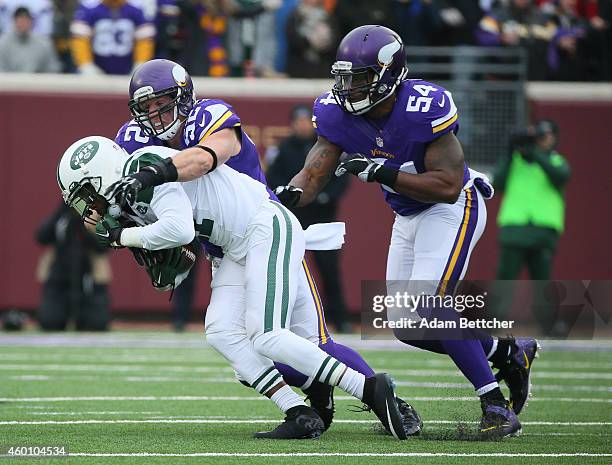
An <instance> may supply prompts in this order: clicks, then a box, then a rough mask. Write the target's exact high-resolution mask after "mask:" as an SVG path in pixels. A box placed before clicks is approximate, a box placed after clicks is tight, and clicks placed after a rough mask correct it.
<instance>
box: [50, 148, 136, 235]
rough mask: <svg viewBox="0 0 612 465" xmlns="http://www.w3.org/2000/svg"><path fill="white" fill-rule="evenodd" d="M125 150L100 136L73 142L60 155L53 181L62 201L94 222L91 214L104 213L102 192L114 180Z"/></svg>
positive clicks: (119, 174) (104, 199) (126, 156)
mask: <svg viewBox="0 0 612 465" xmlns="http://www.w3.org/2000/svg"><path fill="white" fill-rule="evenodd" d="M128 157H129V155H128V153H127V152H126V151H125V150H124V149H123V148H121V147H119V146H118V145H117V144H115V142H113V141H112V140H110V139H107V138H106V137H102V136H89V137H85V138H83V139H80V140H78V141H76V142H75V143H74V144H72V145H71V146H70V147H68V149H67V150H66V151H65V152H64V154H63V155H62V158H61V159H60V161H59V163H58V165H57V183H58V184H59V187H60V189H61V190H62V197H63V198H64V202H66V204H67V205H68V206H69V207H72V208H74V210H75V211H76V212H77V213H78V214H79V215H80V216H81V218H83V221H85V222H86V223H90V224H95V223H96V219H93V218H92V214H93V213H94V211H96V212H97V213H98V214H99V215H100V216H102V215H104V214H105V213H106V212H107V210H108V207H109V203H108V200H107V199H106V198H104V191H106V189H107V188H108V187H109V186H110V185H111V184H112V183H114V182H115V181H117V180H118V179H119V178H120V177H121V175H122V170H123V165H124V164H125V162H126V160H127V159H128Z"/></svg>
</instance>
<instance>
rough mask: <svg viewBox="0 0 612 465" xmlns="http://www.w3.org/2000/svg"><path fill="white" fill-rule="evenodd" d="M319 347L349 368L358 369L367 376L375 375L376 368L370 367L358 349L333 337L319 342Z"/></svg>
mask: <svg viewBox="0 0 612 465" xmlns="http://www.w3.org/2000/svg"><path fill="white" fill-rule="evenodd" d="M319 347H320V348H321V350H324V351H325V352H327V353H328V354H329V355H331V356H332V357H334V358H336V359H337V360H340V361H341V362H342V363H344V364H345V365H346V366H348V367H349V368H352V369H353V370H355V371H358V372H359V373H361V374H362V375H364V376H365V377H366V378H369V377H370V376H374V374H375V373H374V370H372V368H370V365H368V362H366V361H365V360H364V359H363V357H362V356H361V355H359V353H358V352H357V351H356V350H353V349H351V348H350V347H347V346H345V345H342V344H338V343H337V342H334V341H332V340H331V339H328V340H327V342H326V343H325V344H319Z"/></svg>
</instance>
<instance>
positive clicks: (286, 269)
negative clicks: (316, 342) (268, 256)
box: [272, 202, 293, 328]
mask: <svg viewBox="0 0 612 465" xmlns="http://www.w3.org/2000/svg"><path fill="white" fill-rule="evenodd" d="M272 205H274V206H275V207H276V208H278V209H279V210H280V211H281V213H282V214H283V217H284V218H285V224H286V225H287V242H286V244H285V253H284V255H283V298H282V310H281V328H284V327H285V323H286V321H287V312H288V311H289V260H290V258H291V243H292V241H293V237H292V236H293V225H292V224H291V219H290V218H289V215H287V211H286V210H285V208H284V207H282V206H281V205H279V204H278V203H276V202H272Z"/></svg>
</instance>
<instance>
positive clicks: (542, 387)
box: [0, 374, 612, 393]
mask: <svg viewBox="0 0 612 465" xmlns="http://www.w3.org/2000/svg"><path fill="white" fill-rule="evenodd" d="M0 379H7V380H10V381H54V380H67V379H70V380H79V381H99V380H113V381H126V382H138V383H149V382H150V383H158V382H194V383H235V382H236V378H229V377H225V378H220V377H210V376H207V377H187V376H108V375H105V376H97V375H61V376H60V375H35V374H32V375H8V376H7V375H4V376H2V375H0ZM395 385H396V386H403V387H422V388H428V389H469V390H470V391H472V390H473V387H472V385H471V384H468V383H448V382H442V381H441V382H426V381H399V380H398V379H397V378H395ZM532 389H533V391H534V392H536V393H538V392H540V391H553V392H568V391H576V392H612V386H600V385H589V384H587V385H577V386H574V385H563V384H545V383H544V384H543V383H537V384H535V385H534V386H532Z"/></svg>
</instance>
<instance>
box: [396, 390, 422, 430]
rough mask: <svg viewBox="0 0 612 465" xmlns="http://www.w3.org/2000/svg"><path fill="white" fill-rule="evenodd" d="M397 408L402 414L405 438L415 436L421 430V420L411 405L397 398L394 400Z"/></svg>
mask: <svg viewBox="0 0 612 465" xmlns="http://www.w3.org/2000/svg"><path fill="white" fill-rule="evenodd" d="M395 400H396V402H397V408H398V409H399V411H400V413H401V414H402V423H403V425H404V431H405V432H406V436H416V435H418V434H419V433H420V432H421V430H422V429H423V420H421V417H420V416H419V414H418V413H417V411H416V410H415V409H414V407H413V406H412V405H410V404H409V403H408V402H406V401H405V400H404V399H401V398H399V397H396V398H395Z"/></svg>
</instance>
